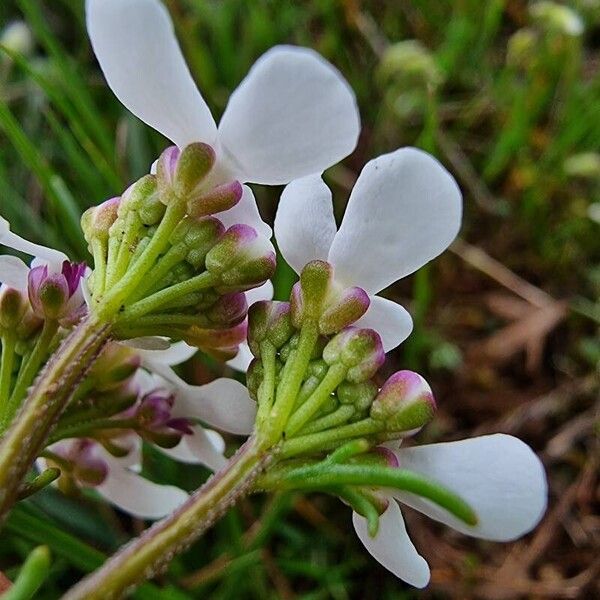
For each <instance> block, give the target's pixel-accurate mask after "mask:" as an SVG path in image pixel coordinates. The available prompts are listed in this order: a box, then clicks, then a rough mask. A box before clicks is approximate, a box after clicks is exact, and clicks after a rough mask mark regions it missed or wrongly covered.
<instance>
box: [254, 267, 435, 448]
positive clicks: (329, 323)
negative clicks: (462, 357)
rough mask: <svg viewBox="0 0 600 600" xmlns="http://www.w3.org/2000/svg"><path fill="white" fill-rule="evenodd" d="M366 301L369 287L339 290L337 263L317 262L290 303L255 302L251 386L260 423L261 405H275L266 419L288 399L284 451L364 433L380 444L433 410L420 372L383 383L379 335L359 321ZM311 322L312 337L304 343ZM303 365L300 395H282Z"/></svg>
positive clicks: (417, 425) (266, 411) (402, 373)
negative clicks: (270, 388)
mask: <svg viewBox="0 0 600 600" xmlns="http://www.w3.org/2000/svg"><path fill="white" fill-rule="evenodd" d="M368 306H369V297H368V295H367V294H366V292H364V290H362V289H360V288H349V289H340V288H339V286H338V285H336V284H335V283H334V278H333V272H332V267H331V265H329V264H328V263H326V262H323V261H314V262H311V263H309V264H308V265H307V266H306V267H305V268H304V270H303V271H302V274H301V277H300V281H299V282H298V283H297V284H296V285H295V286H294V288H293V291H292V294H291V300H290V302H269V301H262V302H258V303H256V304H254V305H253V306H252V307H251V309H250V313H249V328H248V343H249V346H250V350H251V351H252V353H253V355H254V357H255V358H254V360H253V361H252V363H251V365H250V367H249V370H248V389H249V391H250V394H251V396H252V397H253V398H254V399H255V400H256V401H257V402H258V404H259V428H260V426H261V424H260V417H261V404H263V405H264V403H265V402H266V403H267V404H269V406H268V408H266V409H263V413H262V416H263V419H264V422H265V423H270V422H272V421H273V415H278V414H279V413H280V410H281V408H280V407H281V406H282V405H286V406H288V407H289V408H287V409H286V416H285V418H284V419H283V421H284V423H283V424H282V428H281V436H282V438H284V439H285V443H284V445H283V453H284V455H286V456H289V457H292V456H294V457H297V456H299V455H302V454H305V453H306V452H307V451H308V452H310V453H314V452H320V451H323V450H328V449H330V448H334V447H336V446H337V445H339V444H340V443H341V442H343V441H345V440H353V439H356V438H359V437H365V436H366V438H367V439H368V440H369V443H370V445H371V446H376V445H377V444H378V443H381V442H384V441H387V440H390V439H397V438H401V437H403V436H405V435H408V434H410V433H413V432H414V430H415V429H419V428H420V427H422V426H423V425H425V424H426V423H427V422H429V421H430V420H431V418H432V417H433V412H434V408H435V402H434V399H433V395H432V393H431V389H430V388H429V386H428V385H427V383H426V382H425V380H424V379H423V378H422V377H420V376H419V375H417V374H416V373H413V372H411V371H399V372H397V373H395V374H393V375H392V376H391V377H390V378H389V379H388V380H387V381H386V382H385V383H384V384H383V386H381V388H380V386H379V385H378V381H379V375H378V371H379V370H380V368H381V366H382V365H383V363H384V361H385V353H384V350H383V346H382V343H381V339H380V336H379V335H378V333H377V332H376V331H374V330H372V329H366V328H361V327H360V326H358V324H356V322H357V321H358V320H359V319H360V317H362V315H363V314H364V313H365V312H366V310H367V308H368ZM310 328H313V329H314V336H313V338H312V340H311V343H310V344H309V346H307V347H303V348H301V346H302V344H303V343H304V342H303V339H306V331H307V330H308V329H310ZM303 336H304V337H303ZM301 354H302V355H303V356H300V355H301ZM300 369H301V373H300V375H299V377H298V384H297V385H296V386H295V388H293V389H292V392H291V393H292V394H294V397H293V398H291V399H290V398H286V397H283V396H285V395H287V393H288V392H289V390H290V387H289V386H290V377H291V375H290V373H298V371H299V370H300ZM267 386H271V387H272V388H273V391H272V393H267V392H266V388H267ZM282 390H283V391H282ZM273 398H274V401H273Z"/></svg>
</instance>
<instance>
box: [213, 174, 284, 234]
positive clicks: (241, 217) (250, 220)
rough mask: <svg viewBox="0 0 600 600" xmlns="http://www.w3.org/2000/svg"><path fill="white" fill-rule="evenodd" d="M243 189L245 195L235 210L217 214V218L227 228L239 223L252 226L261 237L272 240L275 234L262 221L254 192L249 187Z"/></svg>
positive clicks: (245, 186) (231, 209)
mask: <svg viewBox="0 0 600 600" xmlns="http://www.w3.org/2000/svg"><path fill="white" fill-rule="evenodd" d="M242 188H243V193H242V197H241V198H240V201H239V202H238V203H237V204H236V205H235V206H234V207H233V208H230V209H229V210H225V211H223V212H220V213H217V214H216V215H215V217H217V219H219V221H221V223H223V225H225V227H227V228H229V227H231V226H232V225H237V224H238V223H241V224H243V225H250V227H253V228H254V229H255V230H256V233H258V234H259V235H262V236H264V237H266V238H270V237H271V235H272V233H273V232H272V231H271V228H270V227H269V226H268V225H267V224H266V223H265V222H264V221H263V220H262V217H261V216H260V212H258V205H257V204H256V198H254V194H253V193H252V190H251V189H250V188H249V187H248V186H247V185H244V186H242Z"/></svg>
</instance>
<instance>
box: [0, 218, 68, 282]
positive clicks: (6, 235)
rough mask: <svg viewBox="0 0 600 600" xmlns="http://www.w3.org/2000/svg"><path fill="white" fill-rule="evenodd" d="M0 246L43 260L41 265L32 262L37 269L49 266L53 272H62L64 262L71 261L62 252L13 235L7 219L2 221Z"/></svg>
mask: <svg viewBox="0 0 600 600" xmlns="http://www.w3.org/2000/svg"><path fill="white" fill-rule="evenodd" d="M0 219H1V217H0ZM0 244H2V245H4V246H7V247H8V248H12V249H13V250H18V251H19V252H24V253H25V254H29V255H30V256H33V257H34V258H38V259H42V262H41V263H40V262H37V263H35V264H34V263H33V262H32V264H31V266H32V267H35V266H36V265H38V264H47V265H48V266H49V267H50V268H51V270H52V271H58V272H60V270H61V267H62V264H63V262H64V261H65V260H69V259H68V257H67V255H66V254H64V253H62V252H60V250H55V249H54V248H48V247H47V246H42V245H40V244H34V243H33V242H30V241H29V240H26V239H25V238H22V237H21V236H19V235H17V234H16V233H13V232H12V231H10V229H9V223H8V221H7V220H6V219H2V220H1V221H0Z"/></svg>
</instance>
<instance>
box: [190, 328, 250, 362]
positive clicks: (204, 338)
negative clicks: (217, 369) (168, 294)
mask: <svg viewBox="0 0 600 600" xmlns="http://www.w3.org/2000/svg"><path fill="white" fill-rule="evenodd" d="M247 329H248V325H247V323H246V321H245V320H244V321H242V322H241V323H239V324H238V325H234V326H233V327H228V328H222V329H218V328H215V329H209V328H202V327H198V326H196V325H193V326H192V327H189V328H188V329H187V330H186V331H185V332H184V334H183V335H182V336H181V337H182V339H183V341H184V342H186V343H188V344H189V345H190V346H195V347H196V348H199V349H200V350H202V351H204V352H206V353H207V354H211V355H213V356H216V357H219V358H220V357H224V358H227V360H229V359H230V358H233V357H234V356H235V355H236V352H237V348H238V346H239V345H240V344H241V343H242V342H243V341H245V339H246V332H247Z"/></svg>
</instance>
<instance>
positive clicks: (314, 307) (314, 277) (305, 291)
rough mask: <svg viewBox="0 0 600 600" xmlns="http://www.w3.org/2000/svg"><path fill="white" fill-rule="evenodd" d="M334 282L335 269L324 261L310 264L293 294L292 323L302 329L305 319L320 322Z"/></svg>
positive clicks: (294, 288) (301, 275) (291, 300)
mask: <svg viewBox="0 0 600 600" xmlns="http://www.w3.org/2000/svg"><path fill="white" fill-rule="evenodd" d="M332 282H333V267H332V266H331V265H330V264H329V263H328V262H325V261H323V260H313V261H311V262H309V263H308V264H307V265H306V266H305V267H304V269H302V273H301V274H300V281H299V282H298V283H296V284H295V285H294V287H293V288H292V294H291V299H290V303H291V308H292V322H293V323H294V326H295V327H296V328H298V329H299V328H300V327H301V325H302V321H303V320H304V319H305V318H309V319H315V320H318V319H319V317H320V316H321V313H322V311H323V305H324V303H325V300H326V298H327V296H328V295H329V293H330V290H331V285H332Z"/></svg>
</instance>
